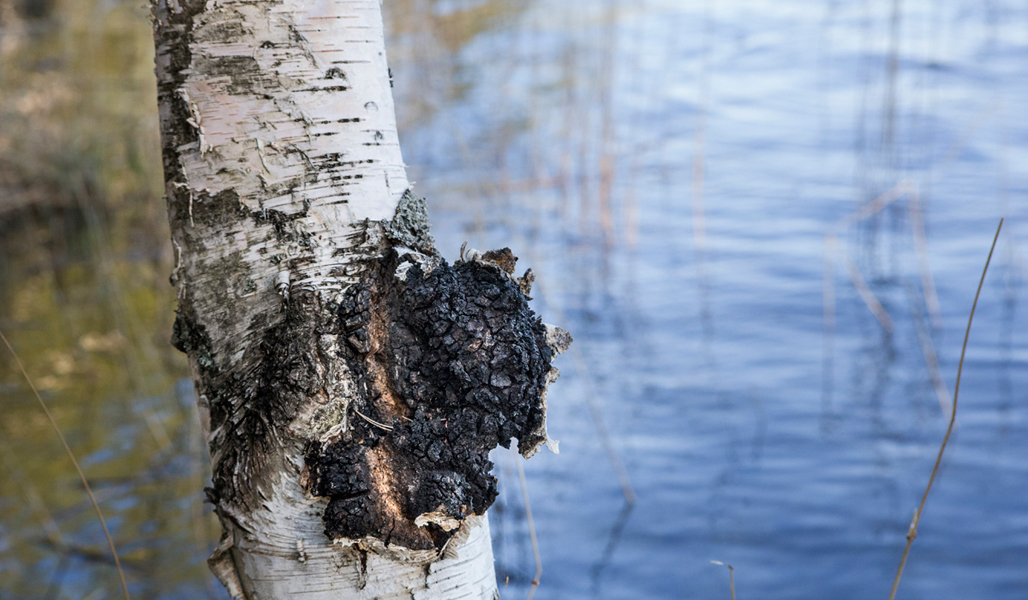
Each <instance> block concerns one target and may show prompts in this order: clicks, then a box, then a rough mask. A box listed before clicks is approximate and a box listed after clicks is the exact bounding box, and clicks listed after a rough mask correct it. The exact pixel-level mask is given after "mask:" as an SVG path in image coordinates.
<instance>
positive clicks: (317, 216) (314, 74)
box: [153, 0, 570, 600]
mask: <svg viewBox="0 0 1028 600" xmlns="http://www.w3.org/2000/svg"><path fill="white" fill-rule="evenodd" d="M154 2H155V3H154V5H153V18H154V35H155V42H156V48H157V53H156V63H157V77H158V95H159V104H160V117H161V133H162V144H163V160H164V169H165V178H166V194H167V201H168V213H169V218H170V222H171V230H172V238H173V245H174V248H175V252H176V265H175V268H174V272H173V273H172V283H173V284H174V285H177V287H178V297H179V307H178V313H177V318H176V322H175V332H174V336H173V343H174V344H175V345H176V347H178V348H179V349H180V350H182V351H184V352H186V353H187V354H188V356H189V360H190V365H191V367H192V370H193V375H194V380H195V383H196V388H197V393H198V398H199V408H200V413H201V419H202V421H203V424H204V429H205V432H206V433H207V438H208V444H209V448H210V453H211V463H212V470H213V487H212V488H209V489H208V490H207V494H208V498H209V500H210V502H211V503H212V504H213V505H214V507H215V511H216V513H217V515H218V517H219V518H220V520H221V524H222V529H223V535H222V538H221V542H220V544H219V545H218V548H217V550H216V551H215V553H214V554H213V555H212V556H211V558H210V561H209V562H210V565H211V568H212V570H213V571H214V572H215V574H216V575H217V576H218V577H219V579H220V580H221V581H222V583H224V584H225V586H226V587H227V588H228V590H229V592H230V593H231V595H232V596H233V598H246V599H249V600H279V599H284V598H298V597H303V598H304V599H305V600H319V599H323V598H324V599H327V598H416V599H418V600H422V599H429V598H447V599H455V598H484V599H491V598H493V597H495V596H496V595H497V593H496V582H495V576H494V571H493V559H492V551H491V546H490V539H489V531H488V521H487V519H486V518H485V514H486V509H487V508H488V507H489V505H490V504H491V503H492V501H493V499H494V498H495V496H496V481H495V479H494V478H493V477H492V476H491V475H490V469H491V467H492V465H491V463H490V462H489V460H488V457H487V453H488V452H489V451H490V450H491V449H492V448H494V447H496V445H498V444H500V445H504V446H507V445H509V444H510V440H511V438H517V439H518V440H519V442H518V448H519V451H521V452H522V453H523V454H524V455H526V456H528V455H531V454H532V453H533V452H534V451H535V450H536V449H537V448H538V447H539V446H540V445H541V444H543V443H548V442H549V440H548V439H547V437H546V429H545V391H546V387H547V385H548V384H549V383H550V382H551V381H552V380H553V379H554V378H555V377H556V375H557V372H556V369H553V368H552V367H551V364H550V363H551V360H552V358H553V356H554V354H555V353H557V352H559V351H561V350H563V348H565V347H566V345H567V343H569V342H570V337H568V336H567V334H566V333H564V332H562V331H560V330H559V329H556V328H553V327H550V326H545V325H543V324H541V323H540V322H539V320H538V318H537V317H535V315H534V314H533V313H532V312H531V310H530V309H529V308H528V305H527V302H526V300H527V297H526V294H527V293H528V292H529V289H530V285H531V279H532V276H531V272H530V271H529V272H526V274H525V275H524V276H523V277H521V278H515V277H514V275H513V272H514V262H515V261H516V260H517V259H516V258H514V257H513V255H511V254H510V251H509V250H506V249H504V250H502V251H495V252H487V253H485V254H479V253H477V252H474V251H471V252H468V253H464V252H463V251H462V256H461V260H459V261H457V262H456V263H454V264H453V265H449V264H447V263H446V261H445V260H443V259H442V257H441V256H440V255H439V253H438V252H437V251H436V249H435V248H434V246H433V241H432V238H431V235H430V233H429V229H428V221H427V215H426V213H425V208H424V202H423V201H422V200H420V199H418V198H417V197H415V196H414V195H413V194H412V193H411V192H410V190H409V189H408V183H407V179H406V174H405V171H404V166H403V161H402V158H401V155H400V148H399V144H398V140H397V133H396V124H395V117H394V112H393V102H392V97H391V92H390V83H389V72H388V69H387V66H386V59H385V48H384V40H383V31H382V18H381V14H380V7H379V0H154Z"/></svg>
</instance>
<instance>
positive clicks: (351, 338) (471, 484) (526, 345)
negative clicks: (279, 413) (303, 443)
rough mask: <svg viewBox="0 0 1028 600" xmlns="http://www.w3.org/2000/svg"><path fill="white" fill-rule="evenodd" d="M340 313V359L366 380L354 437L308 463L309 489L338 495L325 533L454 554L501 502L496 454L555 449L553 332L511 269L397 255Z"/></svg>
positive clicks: (314, 451)
mask: <svg viewBox="0 0 1028 600" xmlns="http://www.w3.org/2000/svg"><path fill="white" fill-rule="evenodd" d="M508 253H509V251H508ZM515 260H516V259H515ZM436 261H438V262H436ZM422 263H425V264H428V265H430V266H423V264H422ZM433 264H434V266H432V265H433ZM398 268H399V269H400V272H403V269H406V274H405V277H404V279H402V280H401V279H400V278H398V277H396V276H395V275H394V273H396V272H397V269H398ZM339 311H340V314H339V317H340V321H341V322H342V330H343V333H342V334H341V335H342V336H343V337H344V339H345V343H342V344H340V347H342V348H343V350H342V354H343V356H341V358H342V359H343V360H345V361H346V362H347V364H348V367H349V368H350V370H351V372H352V373H353V374H355V376H356V377H355V379H356V382H357V384H356V393H355V396H354V398H352V399H351V404H350V406H349V409H348V410H349V411H350V412H349V416H348V419H347V420H348V423H349V426H348V428H347V431H346V432H345V433H344V434H343V435H342V436H341V437H340V438H339V439H338V440H336V441H334V442H332V443H321V442H317V441H315V442H311V443H309V444H308V446H307V449H306V457H305V458H306V465H307V469H308V473H309V483H308V486H309V487H308V489H309V490H310V491H311V492H312V493H314V494H316V495H320V496H327V497H329V498H331V501H330V502H329V505H328V508H327V510H326V512H325V515H324V522H325V532H326V534H327V535H328V536H329V537H332V538H349V539H360V538H364V537H366V536H375V537H379V538H381V539H382V541H383V542H385V543H386V544H399V545H402V546H404V547H407V548H411V549H431V548H441V547H442V546H443V545H444V544H445V543H446V541H447V540H448V539H449V538H450V536H451V535H453V534H454V533H455V529H454V528H455V524H456V523H458V522H459V521H460V520H462V519H464V518H465V517H467V516H469V515H471V514H477V515H481V514H484V513H485V511H486V509H487V508H488V507H489V506H490V505H491V504H492V502H493V500H494V499H495V498H496V479H495V478H494V477H493V476H492V475H491V474H490V471H491V470H492V463H491V462H490V461H489V458H488V453H489V451H490V450H492V449H493V448H495V447H496V446H497V445H500V446H504V447H509V445H510V442H511V438H517V439H518V440H519V442H518V447H519V450H521V451H522V452H526V451H531V450H532V449H534V448H535V447H537V446H538V445H539V444H540V443H542V442H543V441H544V439H545V433H544V429H543V425H544V423H543V422H544V419H545V414H544V405H543V401H542V395H543V393H544V391H545V388H546V382H547V375H548V374H549V372H550V369H551V366H550V362H551V360H552V358H553V351H552V350H551V349H550V347H548V346H547V344H546V330H545V327H544V325H543V324H542V323H541V322H540V321H539V318H538V317H536V315H535V314H534V313H533V312H532V310H531V309H530V308H529V307H528V302H527V298H526V296H525V294H524V293H523V292H522V291H521V289H520V288H519V286H518V283H517V282H516V281H515V280H514V279H513V278H512V277H511V276H510V275H509V274H508V272H507V271H506V265H505V266H504V268H501V267H500V266H499V265H497V264H491V263H486V262H480V261H467V262H458V263H456V264H455V265H453V266H450V265H448V264H447V263H446V262H445V261H442V260H441V259H438V258H433V259H432V260H431V261H422V260H418V259H417V258H416V257H412V256H411V255H405V256H403V257H398V256H397V255H396V254H395V253H391V255H390V256H387V257H386V258H384V259H381V260H379V261H377V262H376V263H375V264H374V267H373V268H372V269H371V274H370V275H369V276H367V277H366V278H365V279H364V281H363V282H362V283H361V284H360V285H355V286H353V287H352V288H351V289H350V290H349V291H348V292H347V295H346V297H345V299H344V301H343V302H342V303H341V305H340V309H339ZM429 513H432V514H431V515H429ZM422 515H425V516H423V518H422V519H421V520H420V522H421V523H425V522H426V520H427V521H428V523H427V524H425V525H424V526H422V527H419V526H418V525H416V524H415V519H417V518H418V517H419V516H422Z"/></svg>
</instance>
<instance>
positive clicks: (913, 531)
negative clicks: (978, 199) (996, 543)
mask: <svg viewBox="0 0 1028 600" xmlns="http://www.w3.org/2000/svg"><path fill="white" fill-rule="evenodd" d="M1001 229H1003V219H1000V220H999V225H998V226H997V227H996V235H995V236H994V237H993V238H992V247H991V248H989V257H988V258H986V259H985V268H984V269H982V277H981V279H979V280H978V290H977V291H976V292H975V294H974V302H973V303H972V304H971V314H970V316H968V317H967V330H966V331H964V344H963V346H962V347H961V349H960V364H959V365H958V366H957V383H956V386H955V387H954V389H953V407H952V410H951V411H950V416H949V426H948V427H947V428H946V435H945V436H944V437H943V438H942V445H941V446H940V447H939V455H938V456H937V457H936V458H935V466H934V467H932V475H931V477H929V478H928V485H927V486H926V487H925V490H924V495H923V496H921V504H920V505H919V506H918V507H917V510H915V511H914V518H913V519H912V520H911V522H910V529H908V530H907V546H906V548H904V549H903V558H901V559H900V564H899V569H898V570H897V571H896V579H895V580H894V581H893V582H892V592H891V593H890V594H889V600H894V599H895V598H896V589H897V588H898V587H899V582H900V578H901V577H902V576H903V568H904V567H906V565H907V557H908V556H909V555H910V546H911V545H913V543H914V539H915V538H916V537H917V525H918V523H919V522H920V521H921V515H922V514H924V505H925V502H927V501H928V494H929V492H931V491H932V484H933V483H935V476H936V475H937V474H938V473H939V465H940V464H941V463H942V454H943V453H944V452H945V451H946V444H948V443H949V437H950V435H951V434H952V433H953V424H954V423H956V420H957V399H958V398H959V397H960V377H961V375H962V374H963V372H964V355H965V354H967V339H968V338H969V337H970V336H971V323H972V322H974V311H975V309H976V308H978V296H980V295H981V293H982V284H984V283H985V274H986V273H988V272H989V263H990V262H992V253H993V251H994V250H995V249H996V240H998V239H999V232H1000V230H1001Z"/></svg>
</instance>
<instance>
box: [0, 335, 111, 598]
mask: <svg viewBox="0 0 1028 600" xmlns="http://www.w3.org/2000/svg"><path fill="white" fill-rule="evenodd" d="M0 339H2V340H3V341H4V344H5V345H6V346H7V349H8V350H10V351H11V355H12V356H14V361H15V362H16V363H18V369H20V370H21V374H22V375H23V376H24V377H25V381H26V382H27V383H28V384H29V387H30V388H31V389H32V393H33V394H35V396H36V400H37V401H38V402H39V406H40V407H42V409H43V412H44V413H46V418H47V419H48V420H49V421H50V425H52V426H53V428H54V431H55V432H56V433H57V437H58V438H59V439H60V440H61V444H63V445H64V451H65V452H67V453H68V458H70V459H71V464H73V465H75V471H76V472H78V475H79V479H80V480H81V481H82V487H84V488H86V494H87V495H88V496H89V501H90V502H92V503H93V510H95V511H96V516H97V518H98V519H100V526H101V527H103V530H104V536H105V537H106V538H107V545H108V546H110V548H111V556H113V557H114V566H115V568H117V569H118V578H119V579H121V589H122V591H123V592H125V600H131V597H130V596H129V591H128V584H127V583H126V582H125V573H124V571H122V570H121V561H120V560H119V559H118V551H117V550H116V549H115V548H114V538H112V537H111V532H110V531H108V530H107V521H105V520H104V515H103V512H101V511H100V505H99V504H97V502H96V497H95V496H93V489H92V488H90V487H89V482H88V481H86V475H85V473H83V472H82V467H80V466H79V461H78V460H76V459H75V454H74V453H73V452H72V451H71V446H69V445H68V441H67V440H65V439H64V434H63V433H61V428H60V427H58V426H57V421H56V420H54V416H53V414H51V413H50V409H49V408H47V406H46V403H45V402H43V398H42V396H40V395H39V391H38V390H37V389H36V384H34V383H32V378H31V377H29V374H28V372H27V371H26V370H25V365H23V364H22V362H21V358H20V357H19V356H18V353H17V352H15V351H14V346H12V345H11V342H9V341H7V336H6V335H4V332H3V331H0Z"/></svg>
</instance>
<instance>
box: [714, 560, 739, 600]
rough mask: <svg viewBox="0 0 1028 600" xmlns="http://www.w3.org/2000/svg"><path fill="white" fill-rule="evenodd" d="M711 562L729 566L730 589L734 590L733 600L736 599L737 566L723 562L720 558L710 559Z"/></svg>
mask: <svg viewBox="0 0 1028 600" xmlns="http://www.w3.org/2000/svg"><path fill="white" fill-rule="evenodd" d="M710 564H712V565H721V566H722V567H728V586H729V589H731V590H732V600H735V568H734V567H733V566H732V565H730V564H728V563H723V562H721V561H720V560H712V561H710Z"/></svg>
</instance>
